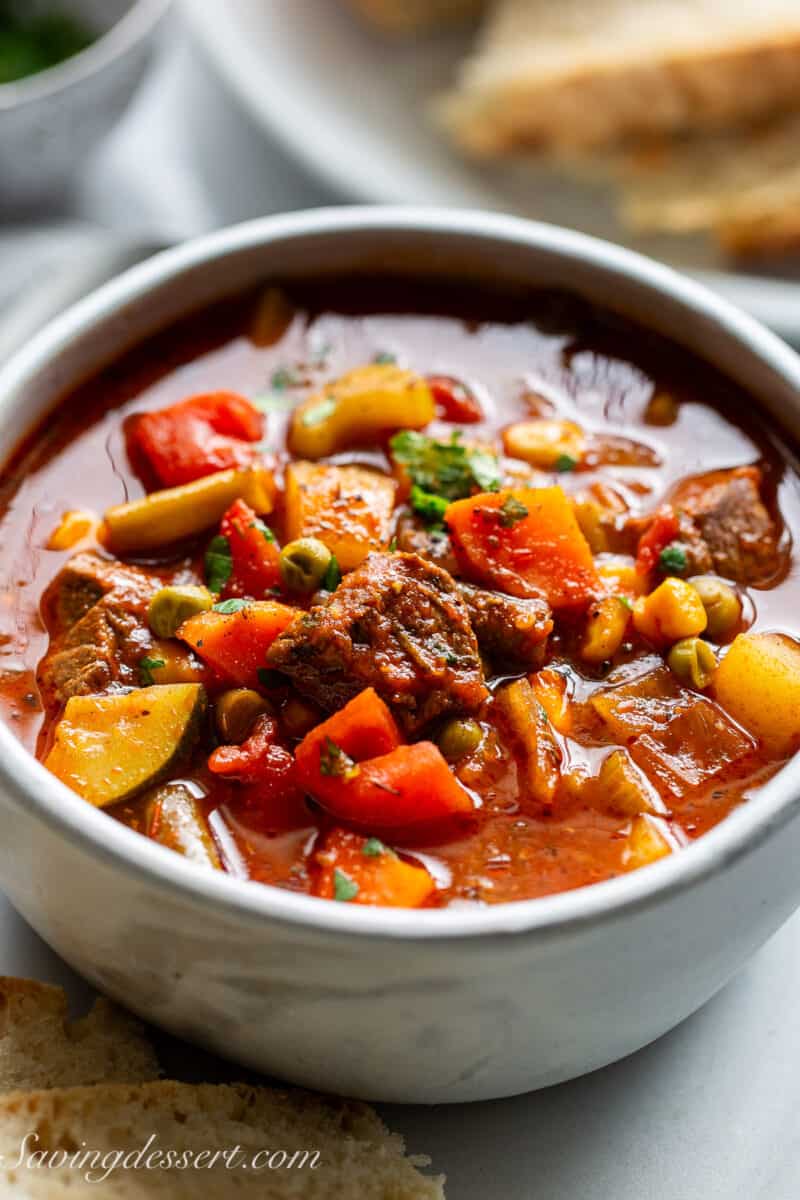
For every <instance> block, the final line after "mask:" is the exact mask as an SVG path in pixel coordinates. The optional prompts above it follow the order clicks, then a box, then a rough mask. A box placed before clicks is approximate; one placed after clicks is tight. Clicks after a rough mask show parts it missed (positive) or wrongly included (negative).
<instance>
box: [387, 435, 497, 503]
mask: <svg viewBox="0 0 800 1200" xmlns="http://www.w3.org/2000/svg"><path fill="white" fill-rule="evenodd" d="M389 446H390V448H391V452H392V457H393V458H394V460H395V462H396V463H398V464H399V465H400V466H402V467H403V468H404V469H405V471H406V472H407V474H408V477H409V479H410V480H411V483H412V485H413V484H416V486H417V487H418V488H420V489H421V490H422V491H423V492H428V493H430V494H432V495H435V496H440V497H442V498H443V499H445V500H463V499H464V498H465V497H467V496H471V495H472V494H473V493H474V492H476V491H479V492H496V491H498V490H499V488H500V467H499V464H498V461H497V456H496V455H495V454H492V453H491V452H490V451H488V450H480V449H471V448H470V447H468V446H465V445H464V444H463V442H462V441H461V433H460V432H456V433H454V434H453V435H452V437H451V438H450V440H449V441H448V442H439V441H437V440H436V439H435V438H431V437H427V436H426V435H425V434H424V433H417V432H416V431H415V430H411V429H404V430H402V432H400V433H396V434H395V435H394V437H393V438H392V439H391V441H390V443H389Z"/></svg>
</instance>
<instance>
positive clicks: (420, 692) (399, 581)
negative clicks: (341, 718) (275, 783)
mask: <svg viewBox="0 0 800 1200" xmlns="http://www.w3.org/2000/svg"><path fill="white" fill-rule="evenodd" d="M267 659H268V662H269V665H270V666H272V667H274V668H277V670H279V671H283V672H284V673H285V674H287V675H289V676H290V678H291V679H292V682H293V683H294V685H295V687H296V688H297V690H298V691H300V692H302V693H303V695H305V696H308V697H309V698H310V699H311V700H313V701H315V703H317V704H318V705H319V706H320V707H321V708H322V709H325V710H327V711H331V710H333V709H337V708H340V707H341V706H342V705H343V704H346V703H347V701H348V700H351V699H352V698H353V696H356V695H357V694H358V693H359V692H360V691H362V689H363V688H365V687H370V686H371V687H374V688H375V690H376V691H377V692H378V694H379V695H380V696H381V697H382V698H383V699H384V700H385V701H386V703H387V704H389V705H390V706H391V707H392V709H393V712H394V714H395V716H396V718H397V720H398V722H399V723H400V724H401V725H402V727H403V728H404V729H405V730H406V732H407V733H416V732H418V731H419V730H420V729H422V728H423V727H424V726H425V725H427V724H428V723H429V722H431V721H433V720H435V719H436V718H437V717H440V716H441V715H442V714H443V713H449V712H469V711H471V710H473V709H475V708H477V707H478V706H479V705H480V704H481V703H482V701H483V700H484V699H485V697H486V695H487V691H486V687H485V684H484V681H483V671H482V668H481V660H480V655H479V653H478V643H477V641H476V639H475V634H474V633H473V631H472V626H471V625H470V621H469V614H468V612H467V607H466V605H465V603H464V601H463V600H462V598H461V595H460V593H459V591H458V588H457V586H456V584H455V582H454V580H453V579H452V578H451V576H450V575H449V574H448V573H447V572H446V571H444V570H442V569H441V567H437V566H435V565H434V564H433V563H430V562H426V561H425V560H424V559H423V558H420V557H419V555H417V554H370V556H369V557H368V558H367V559H366V561H365V562H364V563H363V565H362V566H361V567H359V568H358V570H356V571H353V572H352V574H350V575H348V576H346V578H345V579H344V581H343V583H341V584H340V586H339V587H338V589H337V590H336V592H335V593H334V594H333V595H332V596H331V597H330V598H329V599H328V600H327V601H326V602H325V603H324V604H319V605H316V606H314V607H313V608H311V609H310V611H309V612H308V613H305V614H303V615H300V616H298V617H297V618H296V619H295V621H294V622H293V623H292V624H291V625H290V626H289V628H288V629H287V630H286V632H285V633H283V634H282V635H281V637H280V638H278V640H277V641H276V642H275V643H274V644H273V646H272V648H271V649H270V652H269V654H268V655H267Z"/></svg>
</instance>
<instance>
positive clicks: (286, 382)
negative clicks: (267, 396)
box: [269, 367, 302, 392]
mask: <svg viewBox="0 0 800 1200" xmlns="http://www.w3.org/2000/svg"><path fill="white" fill-rule="evenodd" d="M301 383H302V380H301V379H300V377H299V376H298V375H297V374H296V373H295V372H294V371H290V370H289V369H288V367H279V368H278V370H277V371H274V372H273V375H272V378H271V379H270V381H269V386H270V387H271V388H272V390H273V391H274V392H285V391H286V389H287V388H294V387H298V386H299V385H300V384H301Z"/></svg>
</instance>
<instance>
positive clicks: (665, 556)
mask: <svg viewBox="0 0 800 1200" xmlns="http://www.w3.org/2000/svg"><path fill="white" fill-rule="evenodd" d="M688 561H689V560H688V559H687V557H686V551H685V550H684V548H683V546H681V545H680V543H679V542H672V544H671V545H669V546H667V547H666V548H665V549H664V550H662V551H661V553H660V554H659V556H658V569H659V571H661V573H662V574H663V575H682V574H683V572H684V571H685V570H686V567H687V565H688Z"/></svg>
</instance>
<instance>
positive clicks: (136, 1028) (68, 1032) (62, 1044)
mask: <svg viewBox="0 0 800 1200" xmlns="http://www.w3.org/2000/svg"><path fill="white" fill-rule="evenodd" d="M158 1075H159V1069H158V1063H157V1061H156V1056H155V1053H154V1051H153V1048H152V1046H151V1045H150V1043H149V1041H148V1040H147V1037H146V1036H145V1033H144V1029H143V1027H142V1026H141V1025H140V1024H139V1022H138V1021H136V1020H135V1019H134V1018H133V1017H131V1016H129V1015H128V1014H127V1013H124V1012H122V1010H121V1009H119V1008H117V1007H116V1006H115V1005H113V1004H111V1003H110V1002H109V1001H107V1000H98V1001H97V1002H96V1004H95V1006H94V1008H93V1009H92V1011H91V1012H90V1014H89V1015H88V1016H87V1017H83V1018H81V1019H80V1020H76V1021H72V1022H70V1021H68V1020H67V1000H66V996H65V995H64V993H63V991H62V990H61V988H56V987H49V986H48V985H47V984H44V983H36V982H34V981H33V980H31V979H8V978H3V977H0V1091H2V1092H8V1091H14V1090H18V1089H22V1088H26V1089H27V1088H50V1087H73V1086H78V1085H83V1084H93V1083H101V1082H104V1081H108V1080H113V1081H115V1082H119V1083H138V1082H140V1081H144V1080H147V1079H156V1078H157V1077H158Z"/></svg>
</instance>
